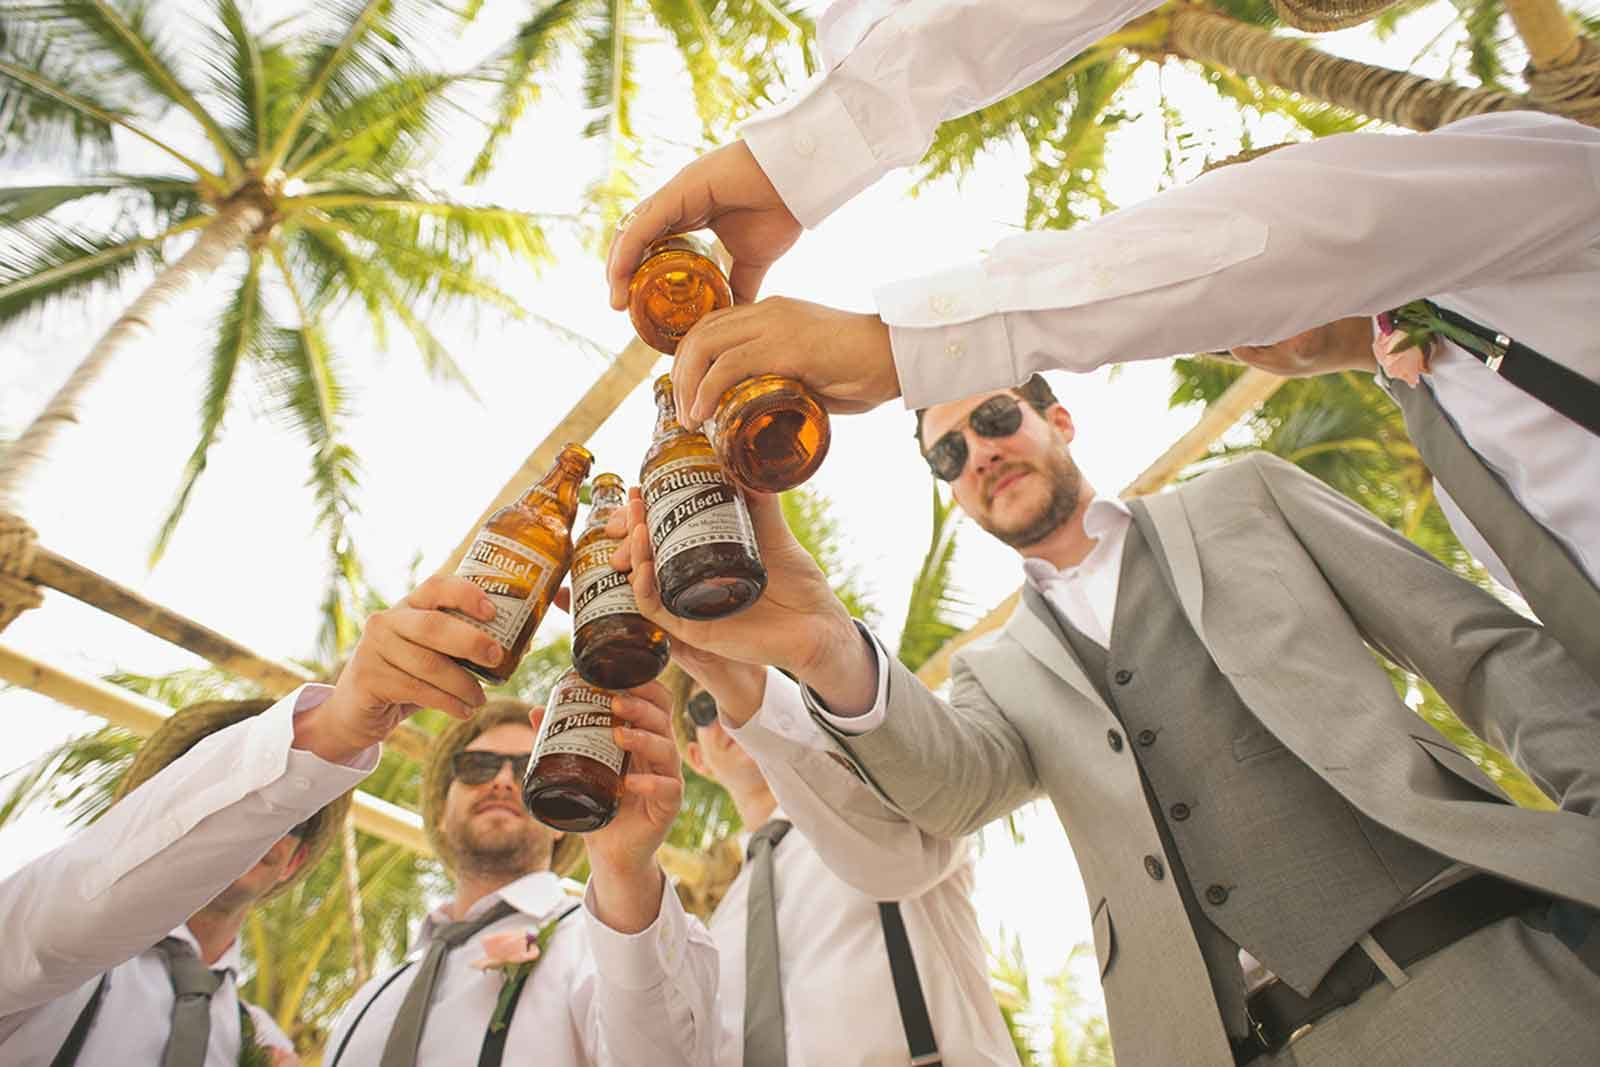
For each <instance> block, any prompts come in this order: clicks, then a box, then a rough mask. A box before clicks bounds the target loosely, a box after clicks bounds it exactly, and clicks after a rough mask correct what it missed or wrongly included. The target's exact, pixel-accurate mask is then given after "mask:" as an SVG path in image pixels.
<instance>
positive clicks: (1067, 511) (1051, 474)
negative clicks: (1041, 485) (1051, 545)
mask: <svg viewBox="0 0 1600 1067" xmlns="http://www.w3.org/2000/svg"><path fill="white" fill-rule="evenodd" d="M1028 468H1029V469H1030V470H1032V471H1035V472H1036V473H1038V474H1042V475H1044V477H1045V480H1046V481H1047V482H1049V484H1050V497H1049V499H1048V500H1046V501H1045V502H1044V506H1043V507H1042V508H1041V509H1040V510H1039V512H1038V514H1036V515H1034V516H1033V517H1031V518H1024V519H1023V520H1022V521H1021V522H1020V523H1019V524H1017V525H1015V526H1011V527H1001V526H998V525H994V520H993V506H994V502H993V500H990V501H988V503H989V506H990V521H989V522H979V523H978V525H980V526H982V527H983V528H984V529H985V530H986V531H988V532H989V533H991V534H993V535H994V536H995V537H997V538H999V539H1000V540H1001V541H1003V542H1005V543H1006V544H1007V545H1009V546H1011V547H1012V548H1017V549H1021V548H1028V547H1030V546H1032V545H1036V544H1038V543H1039V542H1040V541H1043V540H1044V539H1045V538H1047V537H1049V536H1050V535H1051V534H1053V533H1055V532H1056V530H1057V529H1059V528H1060V527H1061V525H1062V523H1064V522H1066V521H1067V520H1068V519H1070V518H1071V517H1072V513H1073V512H1074V511H1077V510H1078V496H1079V494H1080V493H1081V492H1082V490H1083V475H1082V473H1080V472H1079V470H1078V466H1077V464H1075V463H1073V462H1072V457H1071V456H1069V455H1067V454H1066V452H1065V451H1058V452H1051V453H1050V454H1049V457H1048V458H1047V459H1046V460H1045V463H1044V465H1043V466H1037V465H1033V464H1029V465H1028ZM1013 469H1015V468H1014V467H1013V466H1011V465H1008V466H1006V467H1003V468H1001V469H1000V470H999V471H998V472H996V475H995V479H993V480H998V479H999V478H1002V477H1004V476H1005V475H1007V474H1009V473H1010V472H1011V471H1012V470H1013ZM984 493H985V495H986V496H987V495H988V488H987V487H985V490H984Z"/></svg>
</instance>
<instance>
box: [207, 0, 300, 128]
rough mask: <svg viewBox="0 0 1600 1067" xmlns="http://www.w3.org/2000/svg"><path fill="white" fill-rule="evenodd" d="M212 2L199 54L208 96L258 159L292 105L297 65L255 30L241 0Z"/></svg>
mask: <svg viewBox="0 0 1600 1067" xmlns="http://www.w3.org/2000/svg"><path fill="white" fill-rule="evenodd" d="M211 6H212V9H213V16H214V19H215V23H216V24H215V25H214V26H211V27H209V29H210V45H211V47H210V48H208V49H204V50H202V51H201V52H200V56H199V59H200V62H201V63H203V64H204V66H205V70H206V78H207V82H206V94H205V95H206V97H207V99H208V100H209V101H210V102H211V105H212V109H213V111H214V112H215V113H216V114H217V115H218V116H220V118H219V121H218V124H219V125H220V126H221V127H222V128H223V129H224V130H226V131H227V135H228V137H229V139H230V140H231V141H232V142H233V143H234V144H235V145H236V146H237V149H238V151H239V153H240V154H241V155H243V156H244V157H245V159H246V160H251V159H254V160H260V159H261V158H262V157H263V156H265V155H266V152H267V147H268V145H269V144H271V142H272V138H273V137H274V136H275V135H276V134H277V132H278V131H279V130H280V129H282V127H283V124H284V123H285V122H286V121H287V120H288V117H289V114H290V113H291V112H292V111H293V109H294V106H295V101H296V99H297V98H298V94H297V89H298V86H297V84H296V82H297V81H298V78H299V73H300V71H299V65H298V63H297V62H296V61H295V57H294V55H293V54H292V53H291V52H290V50H289V49H288V48H287V47H285V46H284V45H283V44H281V43H278V42H276V41H273V40H271V39H270V38H267V37H264V36H263V35H262V34H259V33H256V32H254V31H253V30H252V29H251V27H250V25H249V22H248V20H247V19H246V16H245V11H244V9H243V8H242V7H241V6H240V5H239V3H238V0H211Z"/></svg>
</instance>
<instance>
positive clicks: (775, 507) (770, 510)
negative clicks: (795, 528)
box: [744, 489, 794, 550]
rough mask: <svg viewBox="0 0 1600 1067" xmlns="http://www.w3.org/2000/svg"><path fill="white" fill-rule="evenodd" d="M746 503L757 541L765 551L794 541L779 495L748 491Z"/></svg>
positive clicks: (745, 498)
mask: <svg viewBox="0 0 1600 1067" xmlns="http://www.w3.org/2000/svg"><path fill="white" fill-rule="evenodd" d="M744 502H745V506H746V507H747V508H749V510H750V521H751V523H752V524H754V526H755V530H756V541H757V542H758V543H759V544H760V545H761V548H762V549H763V550H766V549H768V548H773V547H776V546H777V545H780V544H782V543H784V542H785V541H792V540H794V534H793V533H792V532H791V531H790V529H789V522H788V520H787V519H785V518H784V517H783V501H782V500H781V499H780V498H779V495H778V494H777V493H761V492H757V491H756V490H754V489H746V490H744Z"/></svg>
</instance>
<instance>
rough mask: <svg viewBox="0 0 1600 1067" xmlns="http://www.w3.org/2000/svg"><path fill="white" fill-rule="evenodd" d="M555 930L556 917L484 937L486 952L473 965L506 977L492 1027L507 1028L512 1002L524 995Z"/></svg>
mask: <svg viewBox="0 0 1600 1067" xmlns="http://www.w3.org/2000/svg"><path fill="white" fill-rule="evenodd" d="M555 930H556V923H555V921H554V920H552V921H551V922H548V923H546V924H545V925H544V926H543V927H540V928H539V929H531V928H530V929H524V930H505V931H502V932H500V933H497V934H488V935H485V937H484V938H483V940H482V942H481V944H482V945H483V951H484V953H485V955H484V957H483V959H481V960H477V961H475V962H474V963H473V966H474V967H476V968H478V970H480V971H491V970H497V971H499V972H500V975H501V977H502V979H503V981H504V984H503V985H501V987H500V999H499V1000H498V1001H497V1002H496V1003H495V1006H494V1015H493V1016H491V1017H490V1019H489V1029H490V1030H504V1029H505V1027H506V1020H507V1019H509V1018H510V1016H511V1006H512V1005H513V1004H515V1003H516V1000H517V997H518V996H520V995H521V993H522V987H523V986H524V985H525V984H526V983H527V981H528V975H529V974H531V973H532V972H533V967H534V964H536V963H538V962H539V956H540V955H541V954H542V953H543V951H544V949H545V946H547V945H548V944H549V943H550V937H551V935H552V934H554V933H555Z"/></svg>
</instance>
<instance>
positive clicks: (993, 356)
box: [873, 263, 1025, 410]
mask: <svg viewBox="0 0 1600 1067" xmlns="http://www.w3.org/2000/svg"><path fill="white" fill-rule="evenodd" d="M988 285H989V280H988V275H987V274H986V273H985V271H984V268H983V266H982V264H978V263H971V264H965V265H962V266H958V267H953V268H951V269H950V270H945V271H940V272H938V273H936V274H929V275H924V276H922V277H920V278H911V279H908V280H906V281H901V282H894V283H892V284H890V285H885V286H883V287H881V288H879V289H878V290H877V291H876V292H875V293H874V294H873V296H874V299H875V300H876V302H877V305H878V317H879V318H880V319H882V320H883V321H884V324H885V325H887V326H888V327H889V344H890V346H891V348H892V349H893V351H894V365H895V371H896V373H897V374H898V375H899V378H900V392H901V395H902V396H903V397H904V399H905V405H906V407H908V408H911V409H913V410H915V409H917V408H925V407H928V406H929V405H930V404H942V403H944V402H946V401H949V400H960V399H961V398H963V397H968V396H972V395H973V394H975V393H982V392H986V391H988V390H990V389H1006V388H1009V387H1011V386H1013V385H1015V384H1017V382H1018V381H1020V380H1021V379H1022V378H1023V377H1025V375H1022V374H1019V373H1018V372H1017V361H1016V355H1015V353H1013V352H1012V348H1011V338H1010V335H1009V334H1008V332H1007V330H1006V321H1005V316H1004V315H1003V314H1001V313H1000V311H999V309H998V307H997V306H996V305H995V303H994V301H993V299H992V298H991V297H990V295H989V294H988Z"/></svg>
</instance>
